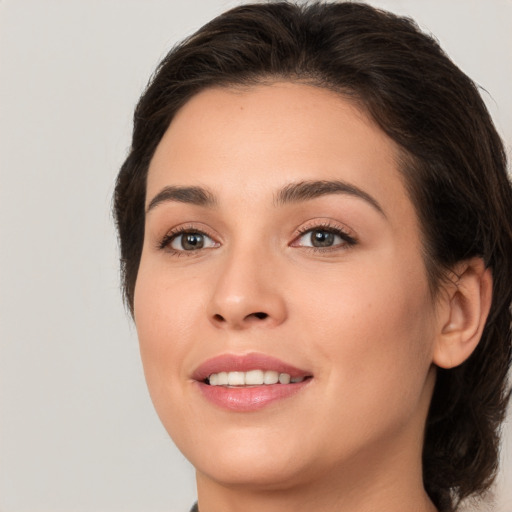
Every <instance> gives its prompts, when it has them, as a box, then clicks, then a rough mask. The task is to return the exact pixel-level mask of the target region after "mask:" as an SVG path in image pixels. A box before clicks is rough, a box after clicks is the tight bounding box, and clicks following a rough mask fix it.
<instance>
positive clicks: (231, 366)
mask: <svg viewBox="0 0 512 512" xmlns="http://www.w3.org/2000/svg"><path fill="white" fill-rule="evenodd" d="M250 370H273V371H276V372H279V373H287V374H288V375H290V377H292V378H293V377H307V376H311V373H310V372H308V371H307V370H303V369H300V368H297V367H295V366H292V365H290V364H288V363H285V362H284V361H281V360H280V359H277V358H275V357H272V356H268V355H266V354H259V353H256V352H253V353H250V354H221V355H219V356H216V357H212V358H211V359H207V360H206V361H205V362H203V363H202V364H200V365H199V366H198V367H197V368H196V370H195V371H194V372H193V374H192V378H193V379H194V380H197V381H203V380H205V379H207V378H208V377H209V376H210V375H211V374H212V373H220V372H248V371H250Z"/></svg>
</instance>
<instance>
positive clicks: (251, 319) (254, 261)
mask: <svg viewBox="0 0 512 512" xmlns="http://www.w3.org/2000/svg"><path fill="white" fill-rule="evenodd" d="M265 260H266V261H265ZM217 268H218V274H217V276H216V280H215V286H214V289H213V292H212V296H211V300H210V303H209V306H208V315H209V317H210V321H211V322H212V323H213V324H214V325H215V327H217V328H227V329H236V330H243V329H248V328H251V327H256V326H261V327H263V326H264V327H276V326H278V325H280V324H281V323H283V322H284V321H285V320H286V317H287V308H286V302H285V298H284V296H285V290H283V287H282V285H281V283H280V281H279V276H278V273H279V271H278V269H277V268H276V266H275V265H273V264H272V263H271V262H270V261H269V259H268V258H265V257H264V255H262V254H258V253H256V252H250V251H245V252H244V253H240V252H237V253H235V252H233V253H232V254H230V255H226V257H225V259H223V261H222V262H221V263H219V267H217Z"/></svg>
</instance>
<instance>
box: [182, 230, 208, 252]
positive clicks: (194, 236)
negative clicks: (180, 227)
mask: <svg viewBox="0 0 512 512" xmlns="http://www.w3.org/2000/svg"><path fill="white" fill-rule="evenodd" d="M181 243H182V245H183V249H185V250H186V251H191V250H193V249H201V248H202V247H203V245H204V238H203V235H200V234H198V233H188V234H186V235H185V236H184V237H183V239H182V242H181Z"/></svg>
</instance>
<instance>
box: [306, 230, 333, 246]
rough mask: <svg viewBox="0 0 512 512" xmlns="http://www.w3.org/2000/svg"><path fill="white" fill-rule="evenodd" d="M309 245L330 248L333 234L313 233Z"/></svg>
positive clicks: (324, 232) (326, 232)
mask: <svg viewBox="0 0 512 512" xmlns="http://www.w3.org/2000/svg"><path fill="white" fill-rule="evenodd" d="M311 243H312V244H313V246H314V247H330V246H331V245H332V244H333V243H334V234H333V233H329V232H328V231H313V233H311Z"/></svg>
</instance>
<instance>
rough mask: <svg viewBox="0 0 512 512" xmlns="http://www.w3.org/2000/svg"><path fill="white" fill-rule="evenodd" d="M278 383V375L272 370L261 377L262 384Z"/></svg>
mask: <svg viewBox="0 0 512 512" xmlns="http://www.w3.org/2000/svg"><path fill="white" fill-rule="evenodd" d="M278 382H279V374H278V373H277V372H275V371H273V370H267V371H266V372H265V376H264V377H263V383H264V384H277V383H278Z"/></svg>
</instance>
